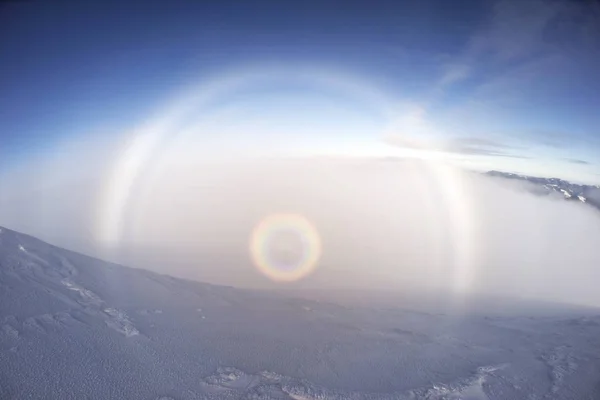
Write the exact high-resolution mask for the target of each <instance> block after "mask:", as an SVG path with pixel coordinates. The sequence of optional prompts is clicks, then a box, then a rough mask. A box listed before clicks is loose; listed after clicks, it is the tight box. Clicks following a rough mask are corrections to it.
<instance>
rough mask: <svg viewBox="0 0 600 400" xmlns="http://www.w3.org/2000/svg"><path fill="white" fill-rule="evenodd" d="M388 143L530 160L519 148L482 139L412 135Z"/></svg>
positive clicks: (387, 140)
mask: <svg viewBox="0 0 600 400" xmlns="http://www.w3.org/2000/svg"><path fill="white" fill-rule="evenodd" d="M386 142H387V143H388V144H390V145H392V146H398V147H402V148H406V149H413V150H427V151H436V152H442V153H448V154H459V155H467V156H492V157H510V158H522V159H526V158H529V157H527V156H524V155H522V154H518V150H519V148H517V147H515V146H511V145H508V144H504V143H500V142H497V141H495V140H492V139H486V138H481V137H453V138H437V139H432V138H421V139H419V138H416V137H414V136H410V135H394V136H388V137H387V138H386Z"/></svg>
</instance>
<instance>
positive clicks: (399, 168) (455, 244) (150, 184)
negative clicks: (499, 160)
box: [0, 158, 600, 306]
mask: <svg viewBox="0 0 600 400" xmlns="http://www.w3.org/2000/svg"><path fill="white" fill-rule="evenodd" d="M103 165H107V164H103ZM73 169H74V170H77V168H76V167H75V166H73ZM59 170H60V173H61V174H64V173H65V171H68V170H69V168H65V166H64V165H63V164H61V167H60V168H58V167H57V166H56V165H54V164H53V163H52V162H50V163H48V164H45V165H44V167H43V168H37V169H35V171H38V172H35V174H34V173H33V172H31V171H34V170H33V169H31V170H23V171H21V172H16V171H15V172H13V173H12V175H10V176H6V177H5V178H4V179H3V180H2V181H0V184H1V185H2V187H0V225H3V226H6V227H8V228H12V229H15V230H19V231H22V232H25V233H28V234H31V235H34V236H38V237H40V238H42V239H45V240H48V241H50V242H51V243H53V244H55V245H58V246H62V247H66V248H68V249H72V250H76V251H81V252H84V253H87V254H90V255H93V256H97V257H100V258H105V259H108V260H110V261H116V262H120V263H123V264H127V265H131V266H136V267H141V268H147V269H151V270H155V271H159V272H161V273H165V274H170V275H175V276H180V277H184V278H191V279H197V280H201V281H206V282H212V283H219V284H228V285H233V286H246V287H268V288H273V287H281V286H280V285H281V284H275V283H273V282H270V281H269V280H268V279H267V278H265V277H264V276H262V275H260V274H259V273H258V272H257V271H256V270H255V269H254V267H253V266H252V265H251V263H250V261H249V258H248V251H247V242H248V235H249V232H250V230H251V229H252V227H253V225H254V224H255V223H256V222H257V221H258V220H260V218H261V217H263V216H265V215H267V214H269V213H272V212H294V213H301V214H303V215H305V216H307V217H308V218H309V219H310V220H311V221H313V223H314V224H315V226H316V227H317V229H318V230H319V232H320V234H321V236H322V240H323V257H322V259H321V262H320V265H319V268H318V269H317V271H316V272H315V273H314V274H312V275H311V276H309V277H307V278H306V279H304V280H303V281H301V282H296V283H293V284H291V285H288V286H287V287H293V288H302V289H307V288H308V289H310V288H319V289H331V288H355V289H380V290H381V289H385V290H394V291H403V290H408V289H410V290H422V291H425V292H436V291H442V290H459V291H460V292H483V293H493V294H500V295H508V296H516V297H531V298H539V299H546V300H553V301H559V302H565V303H579V304H588V305H596V306H600V291H598V290H597V282H600V269H598V265H600V246H598V243H600V213H598V211H597V210H595V209H593V208H592V207H589V206H586V205H584V204H580V203H576V202H565V201H563V200H562V199H560V198H555V197H548V196H536V195H534V194H531V193H530V192H529V191H527V190H525V188H524V187H522V186H520V185H515V184H514V183H510V182H509V181H505V180H502V179H497V178H491V177H487V176H483V175H480V174H476V173H472V172H466V171H461V170H458V169H453V168H451V167H449V166H442V165H432V164H429V163H425V162H424V161H419V160H414V159H412V160H411V159H367V158H365V159H358V158H347V159H326V158H298V159H279V160H276V159H271V160H263V161H257V160H254V161H252V160H251V159H248V160H246V161H237V162H228V163H218V162H210V163H208V162H206V163H201V162H195V161H194V162H190V161H189V160H187V161H181V160H179V161H178V162H169V161H168V160H167V161H165V162H160V163H159V162H158V161H157V162H156V163H155V164H154V165H153V168H152V169H147V170H146V173H145V174H144V175H143V176H142V177H141V178H140V179H139V181H138V182H136V185H135V188H136V190H135V192H133V193H132V194H131V196H130V200H129V203H128V204H127V207H126V208H125V212H124V215H125V218H124V220H123V222H124V226H125V227H126V229H125V231H124V232H122V236H121V238H120V245H119V246H118V248H108V247H107V246H106V245H105V244H104V243H102V242H100V240H99V236H98V235H99V234H98V224H99V219H98V218H101V217H102V213H103V212H105V211H106V210H104V209H103V208H102V207H103V204H104V203H103V202H102V199H104V198H105V197H104V196H105V195H106V193H105V192H104V188H105V187H106V180H107V179H109V177H108V175H107V172H106V171H108V170H109V169H103V170H102V171H104V172H103V173H98V171H99V170H98V171H95V172H94V173H91V172H90V173H89V175H88V176H89V177H88V178H87V179H83V178H82V177H79V178H78V179H73V180H71V181H69V180H68V179H66V180H65V179H61V183H60V184H58V183H57V184H56V185H44V186H42V185H40V182H44V183H48V182H55V181H56V182H58V178H57V177H58V174H59ZM27 171H29V172H27ZM40 171H41V172H40ZM63 177H64V175H63Z"/></svg>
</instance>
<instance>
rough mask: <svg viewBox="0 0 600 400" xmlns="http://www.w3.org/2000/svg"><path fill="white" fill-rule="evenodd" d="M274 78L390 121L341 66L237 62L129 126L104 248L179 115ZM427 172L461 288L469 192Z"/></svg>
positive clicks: (104, 227)
mask: <svg viewBox="0 0 600 400" xmlns="http://www.w3.org/2000/svg"><path fill="white" fill-rule="evenodd" d="M273 79H287V80H290V81H294V80H295V81H299V82H311V83H313V84H318V85H323V87H326V88H329V89H330V90H335V91H338V92H340V93H343V94H345V95H347V96H349V97H351V98H355V99H360V100H361V101H363V102H366V103H368V104H372V105H373V107H374V108H375V109H377V110H380V112H381V114H382V115H383V116H384V118H387V120H388V121H389V126H392V125H393V120H394V118H395V115H394V113H395V110H396V108H395V104H396V102H394V101H393V100H392V99H391V98H390V97H389V96H388V95H386V94H385V93H384V92H383V91H381V90H379V89H377V88H375V87H374V86H372V85H370V84H368V83H366V82H364V81H363V80H361V79H359V78H357V77H355V76H349V75H348V74H345V73H342V72H340V71H332V70H328V69H324V68H317V67H313V66H294V67H290V66H286V65H275V64H270V65H260V66H254V67H249V68H242V69H238V70H236V71H232V72H230V73H227V74H224V75H221V76H219V77H217V78H215V79H213V80H211V81H209V82H208V83H202V84H200V85H196V86H194V88H193V89H192V90H190V91H189V93H187V94H186V95H184V96H181V97H180V100H177V101H175V102H174V103H173V104H172V105H171V106H169V107H167V108H166V111H164V112H162V113H161V114H160V115H158V116H157V117H156V118H154V119H152V120H150V121H149V122H147V123H145V124H143V125H142V126H141V127H139V128H138V129H136V130H135V131H134V133H133V137H132V139H131V140H130V141H129V143H128V144H127V145H126V146H125V147H124V149H123V150H122V152H121V155H120V157H118V159H117V160H116V162H115V164H114V166H113V168H112V169H111V172H110V175H109V178H108V181H107V183H106V187H105V188H104V190H103V192H102V194H103V196H102V199H101V206H100V208H99V211H98V215H97V228H96V233H97V237H98V239H99V240H100V241H101V242H102V243H104V244H105V245H106V246H107V247H109V248H113V249H115V248H118V246H119V244H120V243H121V242H122V241H123V239H124V229H123V228H124V226H123V225H124V221H125V216H126V213H127V211H128V210H129V209H130V208H131V207H130V203H131V200H132V195H133V193H132V192H133V191H134V188H135V184H136V182H137V180H138V179H139V178H140V176H141V174H142V173H143V172H144V171H145V170H146V169H147V167H148V165H149V163H150V162H151V161H152V157H153V156H154V155H156V154H157V152H159V151H160V150H161V149H162V145H163V144H164V141H165V139H166V138H168V137H172V136H173V135H174V134H175V135H176V134H177V131H178V130H179V128H180V125H181V124H182V121H185V118H186V117H187V116H189V115H190V113H192V112H193V111H195V110H198V109H201V108H202V107H206V106H207V105H210V103H211V102H213V101H215V100H216V99H219V98H222V97H224V96H226V95H227V94H230V93H232V92H235V91H236V90H240V89H242V88H244V87H245V86H246V85H249V84H256V83H257V82H263V81H264V82H268V81H270V80H273ZM429 173H430V174H431V176H432V177H433V180H434V182H436V183H437V185H439V188H440V189H441V191H442V192H443V194H444V197H445V199H446V200H447V205H448V207H447V211H448V213H449V219H450V222H451V229H452V231H453V233H454V235H453V238H454V243H453V244H454V249H455V251H454V260H453V265H454V266H455V268H456V269H455V274H454V288H455V289H456V290H457V291H461V290H463V289H465V288H467V287H468V286H469V285H470V283H471V282H472V280H473V277H474V269H473V263H472V261H473V260H471V259H470V257H471V255H472V254H473V252H472V250H473V239H474V238H473V235H472V232H473V229H472V220H471V219H472V218H471V217H472V215H471V213H470V212H469V209H470V205H469V202H468V196H466V195H465V188H464V187H463V185H462V184H461V182H460V179H459V178H458V177H457V176H456V175H455V174H453V173H451V172H449V170H447V169H446V168H444V167H441V166H434V165H431V166H430V167H429ZM134 222H135V221H134Z"/></svg>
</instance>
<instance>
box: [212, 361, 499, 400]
mask: <svg viewBox="0 0 600 400" xmlns="http://www.w3.org/2000/svg"><path fill="white" fill-rule="evenodd" d="M505 366H506V365H499V366H484V367H480V368H478V369H477V371H476V372H475V374H474V375H473V376H471V377H469V378H466V379H464V380H461V381H459V382H455V383H451V384H435V385H432V386H429V387H425V388H421V389H416V390H411V391H408V392H405V393H389V394H385V393H362V392H346V391H336V390H331V389H327V388H323V387H319V386H317V385H314V384H312V383H310V382H308V381H306V380H303V379H296V378H292V377H289V376H284V375H280V374H277V373H275V372H270V371H263V372H261V373H259V374H256V375H253V374H247V373H245V372H243V371H241V370H239V369H237V368H232V367H220V368H218V369H217V371H216V372H215V373H214V374H213V375H210V376H208V377H206V378H204V379H203V383H204V385H205V387H204V388H205V390H206V391H207V392H208V393H211V394H218V395H220V396H223V398H265V399H267V398H273V399H275V398H292V399H294V400H328V399H331V400H338V399H351V400H363V399H364V400H367V399H375V398H377V399H382V400H392V399H393V400H416V399H427V400H490V398H489V397H488V395H487V394H486V393H485V391H484V389H483V385H484V383H485V381H486V378H487V377H488V376H489V375H491V374H493V373H494V372H495V371H497V370H499V369H502V368H504V367H505Z"/></svg>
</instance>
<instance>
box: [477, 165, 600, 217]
mask: <svg viewBox="0 0 600 400" xmlns="http://www.w3.org/2000/svg"><path fill="white" fill-rule="evenodd" d="M485 174H486V175H488V176H493V177H498V178H505V179H513V180H519V181H526V182H530V183H532V184H534V185H536V186H537V187H538V188H539V189H541V191H540V192H537V191H536V193H537V194H544V193H546V194H551V193H558V194H560V195H562V196H563V197H564V198H565V200H569V201H579V202H581V203H585V204H589V205H591V206H593V207H595V208H596V209H598V210H600V185H595V186H593V185H580V184H577V183H571V182H568V181H565V180H562V179H558V178H539V177H534V176H528V175H519V174H513V173H510V172H501V171H488V172H486V173H485Z"/></svg>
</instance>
